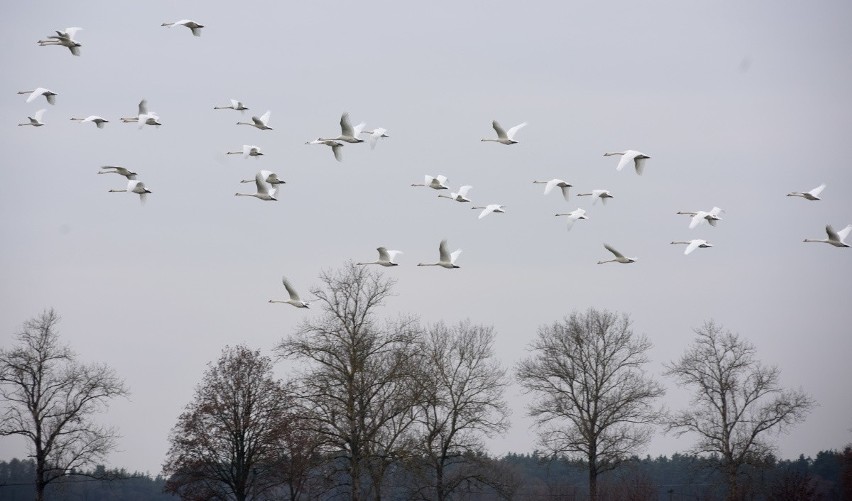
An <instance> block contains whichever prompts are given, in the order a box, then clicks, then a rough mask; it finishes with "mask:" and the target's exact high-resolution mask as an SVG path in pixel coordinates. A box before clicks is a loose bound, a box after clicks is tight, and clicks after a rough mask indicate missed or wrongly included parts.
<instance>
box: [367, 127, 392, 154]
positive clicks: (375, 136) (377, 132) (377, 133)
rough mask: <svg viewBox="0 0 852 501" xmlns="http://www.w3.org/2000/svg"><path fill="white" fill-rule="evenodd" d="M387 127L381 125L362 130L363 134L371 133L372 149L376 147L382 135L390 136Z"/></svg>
mask: <svg viewBox="0 0 852 501" xmlns="http://www.w3.org/2000/svg"><path fill="white" fill-rule="evenodd" d="M387 131H388V130H387V129H383V128H381V127H378V128H375V129H373V130H362V131H361V134H369V135H370V149H371V150H375V149H376V143H377V142H378V141H379V138H380V137H390V136H388V135H387Z"/></svg>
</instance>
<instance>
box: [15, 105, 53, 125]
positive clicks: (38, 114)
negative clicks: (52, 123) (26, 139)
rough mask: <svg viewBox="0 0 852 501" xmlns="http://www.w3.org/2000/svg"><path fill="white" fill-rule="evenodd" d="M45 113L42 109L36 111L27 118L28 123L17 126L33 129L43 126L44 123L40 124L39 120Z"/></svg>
mask: <svg viewBox="0 0 852 501" xmlns="http://www.w3.org/2000/svg"><path fill="white" fill-rule="evenodd" d="M45 111H47V110H46V109H44V108H42V109H40V110H38V111H36V112H35V115H33V116H31V117H27V118H29V119H30V121H29V122H27V123H22V124H18V125H32V126H33V127H41V126H42V125H44V122H42V121H41V119H42V117H44V112H45Z"/></svg>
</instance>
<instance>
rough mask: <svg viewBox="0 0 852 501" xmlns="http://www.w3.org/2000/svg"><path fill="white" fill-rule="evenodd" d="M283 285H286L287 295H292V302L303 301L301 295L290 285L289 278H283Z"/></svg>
mask: <svg viewBox="0 0 852 501" xmlns="http://www.w3.org/2000/svg"><path fill="white" fill-rule="evenodd" d="M281 283H282V284H284V288H285V289H287V294H289V295H290V299H291V300H292V301H301V299H299V294H297V293H296V290H295V289H294V288H293V286H292V285H290V282H289V281H288V280H287V277H281Z"/></svg>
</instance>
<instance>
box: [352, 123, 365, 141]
mask: <svg viewBox="0 0 852 501" xmlns="http://www.w3.org/2000/svg"><path fill="white" fill-rule="evenodd" d="M366 126H367V122H361V123H359V124H358V125H356V126H355V127H352V137H356V138H357V137H358V136H359V135H360V134H361V131H362V130H364V127H366Z"/></svg>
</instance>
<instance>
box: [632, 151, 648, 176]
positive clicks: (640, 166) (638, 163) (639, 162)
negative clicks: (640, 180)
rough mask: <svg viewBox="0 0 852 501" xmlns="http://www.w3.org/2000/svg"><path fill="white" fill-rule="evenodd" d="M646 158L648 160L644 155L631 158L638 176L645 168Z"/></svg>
mask: <svg viewBox="0 0 852 501" xmlns="http://www.w3.org/2000/svg"><path fill="white" fill-rule="evenodd" d="M646 160H648V158H647V157H645V156H638V157H636V158H635V159H634V160H633V162H634V163H635V167H636V174H639V175H640V176H641V175H642V172H643V171H644V170H645V161H646Z"/></svg>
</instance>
